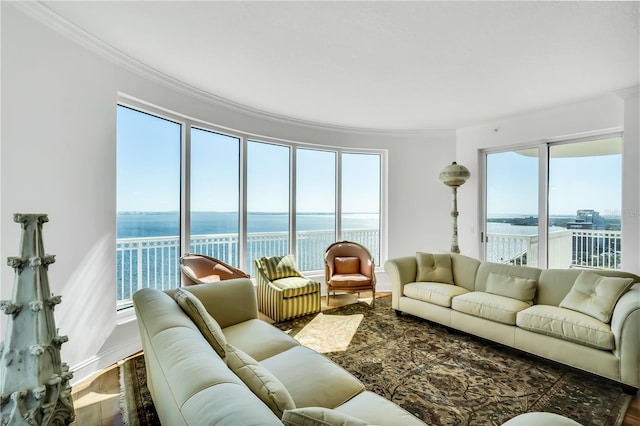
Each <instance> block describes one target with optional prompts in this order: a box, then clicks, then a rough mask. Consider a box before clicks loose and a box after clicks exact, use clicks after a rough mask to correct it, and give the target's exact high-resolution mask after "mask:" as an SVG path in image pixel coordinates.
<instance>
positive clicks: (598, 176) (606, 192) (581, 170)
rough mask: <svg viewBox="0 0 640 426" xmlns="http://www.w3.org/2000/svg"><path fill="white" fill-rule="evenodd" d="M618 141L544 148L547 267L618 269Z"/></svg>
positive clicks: (619, 150) (588, 142) (620, 199)
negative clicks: (546, 155)
mask: <svg viewBox="0 0 640 426" xmlns="http://www.w3.org/2000/svg"><path fill="white" fill-rule="evenodd" d="M621 152H622V139H621V138H620V137H614V138H607V139H598V140H591V141H584V142H577V143H569V144H559V145H553V146H550V147H549V220H548V222H549V240H548V241H549V243H548V246H549V248H548V252H549V263H548V264H549V267H552V268H567V267H570V266H579V267H589V268H606V269H619V268H620V249H621V235H620V220H621V218H620V210H621V207H622V170H621V167H622V154H621Z"/></svg>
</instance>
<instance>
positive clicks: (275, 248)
mask: <svg viewBox="0 0 640 426" xmlns="http://www.w3.org/2000/svg"><path fill="white" fill-rule="evenodd" d="M289 149H290V148H289V147H287V146H281V145H272V144H267V143H262V142H254V141H249V142H248V144H247V265H246V269H245V271H247V272H248V273H249V274H251V275H253V260H254V259H257V258H260V257H262V256H282V255H285V254H287V253H289V162H290V160H289V158H290V156H289Z"/></svg>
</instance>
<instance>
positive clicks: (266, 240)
mask: <svg viewBox="0 0 640 426" xmlns="http://www.w3.org/2000/svg"><path fill="white" fill-rule="evenodd" d="M126 102H127V105H128V106H123V105H118V107H117V114H118V117H117V118H118V121H117V125H118V128H117V136H118V141H117V143H118V165H117V179H118V183H117V191H118V194H117V197H118V218H117V221H118V222H117V225H118V232H117V241H116V244H117V272H116V273H117V277H118V278H117V286H118V307H119V308H126V307H130V306H131V305H132V304H131V295H132V294H133V293H134V292H135V291H136V290H138V289H140V288H143V287H155V288H159V289H163V290H164V289H168V288H172V287H177V286H179V285H180V279H181V278H180V270H179V258H180V256H181V255H182V254H184V253H187V252H190V253H200V254H205V255H208V256H212V257H215V258H217V259H220V260H222V261H224V262H227V263H229V264H231V265H233V266H235V267H238V268H240V269H243V270H244V271H246V272H247V273H249V274H251V275H252V274H253V261H254V259H256V258H259V257H261V256H276V255H284V254H288V253H293V254H294V255H295V256H296V260H297V262H298V266H299V267H300V269H301V270H302V271H305V272H310V271H315V272H316V273H320V274H321V273H322V271H323V270H324V259H323V255H324V252H325V250H326V248H327V247H328V246H329V245H330V244H331V243H333V242H335V241H338V240H345V239H348V240H352V241H356V242H359V243H361V244H363V245H365V246H366V247H367V248H369V250H370V251H371V252H372V254H373V255H374V256H375V259H376V262H377V263H378V264H380V263H381V262H382V260H383V259H381V257H380V256H381V246H382V244H383V242H384V240H383V238H382V236H381V232H380V230H381V220H382V218H381V215H380V212H381V208H382V204H381V200H382V195H383V194H382V190H381V188H382V187H383V185H382V181H381V180H382V176H384V173H383V169H382V165H383V155H384V153H383V152H381V151H375V152H374V151H366V152H358V151H357V150H356V151H353V150H350V151H349V152H343V150H342V149H340V148H332V147H328V146H322V147H310V146H308V145H303V144H301V143H296V142H285V141H281V140H274V139H267V138H256V137H252V136H250V135H247V134H243V133H240V132H235V131H233V132H232V131H229V130H228V129H221V128H218V127H216V126H213V125H210V124H208V123H203V122H200V121H195V120H192V119H189V118H187V117H183V116H181V115H179V114H175V113H168V112H166V111H165V110H160V109H156V108H153V107H149V106H148V105H146V104H144V105H143V104H141V103H138V102H136V101H134V100H131V99H127V100H126ZM133 108H135V109H133Z"/></svg>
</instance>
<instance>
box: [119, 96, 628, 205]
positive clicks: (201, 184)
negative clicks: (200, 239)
mask: <svg viewBox="0 0 640 426" xmlns="http://www.w3.org/2000/svg"><path fill="white" fill-rule="evenodd" d="M180 134H181V127H180V124H177V123H174V122H171V121H168V120H164V119H160V118H157V117H154V116H151V115H148V114H144V113H141V112H138V111H134V110H132V109H129V108H125V107H122V106H118V130H117V137H118V163H117V164H118V166H117V167H118V183H117V194H118V201H117V203H118V205H117V209H118V211H119V212H123V211H145V212H166V211H179V209H180ZM292 149H293V148H291V147H289V146H282V145H274V144H267V143H262V142H256V141H249V142H248V146H247V208H248V211H250V212H287V211H288V210H289V209H288V205H289V172H290V168H289V162H290V155H291V150H292ZM550 152H551V155H550V156H551V159H550V165H549V214H550V215H568V216H573V215H575V213H576V211H577V210H579V209H593V210H596V211H598V212H600V214H601V215H603V216H605V215H619V214H620V209H621V192H622V183H621V182H622V176H621V156H620V155H619V154H617V155H599V156H585V157H568V158H554V156H553V153H554V151H553V147H552V148H551V151H550ZM336 155H337V154H336V153H335V152H332V151H321V150H317V149H300V148H298V149H297V152H296V156H297V176H296V187H297V188H298V190H297V200H296V202H297V205H296V209H297V211H298V212H301V213H334V212H335V209H336V206H335V197H336V194H335V176H336ZM239 156H240V140H239V139H238V138H236V137H232V136H228V135H222V134H218V133H214V132H210V131H205V130H199V129H193V130H192V133H191V161H192V164H191V210H192V211H219V212H229V211H237V209H238V197H239V189H238V188H239V185H240V181H239V175H240V165H239ZM379 182H380V155H378V154H355V153H354V154H349V153H343V154H342V203H343V212H346V213H372V212H377V211H378V210H379V203H380V201H379V200H380V185H379ZM511 214H513V215H531V216H537V214H538V158H537V157H531V156H525V155H521V154H519V153H517V152H514V151H508V152H501V153H491V154H488V156H487V215H488V216H489V217H491V216H494V215H511Z"/></svg>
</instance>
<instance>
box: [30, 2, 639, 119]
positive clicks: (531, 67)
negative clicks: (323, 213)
mask: <svg viewBox="0 0 640 426" xmlns="http://www.w3.org/2000/svg"><path fill="white" fill-rule="evenodd" d="M639 4H640V3H639V2H637V1H632V2H608V1H602V2H583V1H576V2H457V1H454V2H436V1H424V2H421V1H391V2H383V1H380V2H378V1H373V2H368V1H353V2H342V1H326V2H325V1H312V2H302V1H284V2H272V1H258V2H244V1H235V2H221V1H195V2H188V1H105V2H94V1H87V2H83V1H79V2H78V1H71V2H66V1H55V2H53V1H46V2H42V5H44V6H45V7H47V8H49V9H51V10H52V11H53V12H55V13H56V14H58V15H60V16H61V17H62V18H64V19H66V20H68V21H69V22H70V23H71V24H73V25H75V26H77V27H78V28H80V29H82V30H84V31H86V32H87V33H89V34H91V35H92V36H94V37H96V38H97V39H99V40H101V41H103V42H104V43H107V44H108V45H110V46H111V47H113V48H115V49H117V50H119V51H120V52H122V53H124V54H126V55H128V56H129V57H131V58H133V59H135V60H137V61H139V62H141V63H143V64H145V65H147V66H149V67H151V68H153V69H155V70H157V71H159V72H161V73H163V74H166V75H168V76H170V77H172V78H174V79H177V80H179V81H181V82H183V83H186V84H188V85H190V86H193V87H195V88H197V89H199V90H202V91H204V92H207V93H209V94H211V95H213V96H214V97H217V98H222V99H224V100H228V101H232V102H234V103H238V104H241V105H243V106H246V107H249V108H253V109H257V110H260V111H263V112H266V113H269V114H275V115H278V116H285V117H289V118H293V119H297V120H303V121H308V122H313V123H321V124H325V125H335V126H345V127H351V128H366V129H379V130H382V129H385V130H431V129H451V128H460V127H464V126H469V125H474V124H480V123H483V122H487V121H491V120H495V119H497V118H500V117H505V116H511V115H516V114H521V113H525V112H529V111H534V110H538V109H541V108H547V107H550V106H554V105H559V104H563V103H570V102H576V101H581V100H584V99H588V98H592V97H596V96H600V95H603V94H606V93H611V92H615V91H618V90H621V89H625V88H629V87H632V86H635V85H638V84H639V61H640V59H639V51H640V47H639V43H640V41H639V40H640V35H639V22H640V19H639V13H638V10H639V8H638V6H639Z"/></svg>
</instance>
